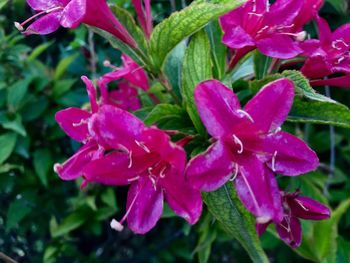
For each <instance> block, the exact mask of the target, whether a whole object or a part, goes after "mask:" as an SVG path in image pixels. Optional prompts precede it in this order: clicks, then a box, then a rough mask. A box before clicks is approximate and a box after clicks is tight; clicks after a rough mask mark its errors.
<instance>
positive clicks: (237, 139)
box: [232, 134, 243, 154]
mask: <svg viewBox="0 0 350 263" xmlns="http://www.w3.org/2000/svg"><path fill="white" fill-rule="evenodd" d="M232 137H233V141H234V142H235V144H238V145H239V147H240V148H239V150H238V151H237V153H239V154H241V153H243V143H242V141H241V140H240V139H239V138H238V137H237V136H236V135H234V134H233V135H232Z"/></svg>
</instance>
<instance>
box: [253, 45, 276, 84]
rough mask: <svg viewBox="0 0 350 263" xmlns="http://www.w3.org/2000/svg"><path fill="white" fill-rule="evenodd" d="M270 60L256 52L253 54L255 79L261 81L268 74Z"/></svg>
mask: <svg viewBox="0 0 350 263" xmlns="http://www.w3.org/2000/svg"><path fill="white" fill-rule="evenodd" d="M271 62H272V58H271V57H267V56H265V55H263V54H261V53H260V52H259V51H258V50H256V51H255V52H254V71H255V78H256V79H258V80H259V79H263V78H265V77H266V75H267V74H268V70H269V68H270V66H271Z"/></svg>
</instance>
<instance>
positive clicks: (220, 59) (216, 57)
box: [205, 21, 227, 79]
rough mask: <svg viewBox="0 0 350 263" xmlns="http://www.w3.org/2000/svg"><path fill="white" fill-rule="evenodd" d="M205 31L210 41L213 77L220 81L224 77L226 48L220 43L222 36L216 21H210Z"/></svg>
mask: <svg viewBox="0 0 350 263" xmlns="http://www.w3.org/2000/svg"><path fill="white" fill-rule="evenodd" d="M205 30H206V32H207V34H208V37H209V40H210V46H211V54H212V60H213V64H214V68H213V69H214V76H215V78H216V79H222V78H223V76H224V75H225V68H226V55H227V54H226V52H227V47H226V46H225V45H224V44H223V43H222V42H221V39H222V36H223V32H222V30H221V26H220V24H219V22H218V21H212V22H210V23H209V24H208V25H207V26H206V27H205Z"/></svg>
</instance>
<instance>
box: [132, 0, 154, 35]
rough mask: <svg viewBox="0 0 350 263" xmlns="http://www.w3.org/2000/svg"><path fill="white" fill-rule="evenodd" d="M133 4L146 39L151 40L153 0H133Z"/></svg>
mask: <svg viewBox="0 0 350 263" xmlns="http://www.w3.org/2000/svg"><path fill="white" fill-rule="evenodd" d="M132 3H133V5H134V7H135V11H136V14H137V17H138V20H139V23H140V25H141V27H142V29H143V31H144V32H145V35H146V37H147V38H149V37H150V36H151V33H152V29H153V24H152V12H151V11H152V10H151V0H143V1H142V0H132Z"/></svg>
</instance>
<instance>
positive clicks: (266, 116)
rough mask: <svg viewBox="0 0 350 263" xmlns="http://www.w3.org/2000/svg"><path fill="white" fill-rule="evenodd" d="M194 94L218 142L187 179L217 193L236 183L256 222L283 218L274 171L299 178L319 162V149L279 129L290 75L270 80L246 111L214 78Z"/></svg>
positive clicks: (290, 90)
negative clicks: (227, 183)
mask: <svg viewBox="0 0 350 263" xmlns="http://www.w3.org/2000/svg"><path fill="white" fill-rule="evenodd" d="M194 96H195V103H196V105H197V109H198V112H199V115H200V118H201V119H202V121H203V124H204V125H205V127H206V128H207V130H208V132H209V134H210V135H211V136H213V140H214V143H213V144H212V145H211V146H210V147H209V148H208V149H207V151H206V152H204V153H202V154H199V155H197V156H196V157H194V158H193V159H192V160H191V161H190V162H189V164H188V167H187V172H186V173H187V178H188V180H189V182H190V183H191V184H192V185H193V186H194V187H195V188H197V189H201V190H202V191H214V190H216V189H218V188H219V187H221V186H222V185H224V184H225V183H226V182H227V181H230V180H231V181H234V182H235V185H236V189H237V193H238V195H239V197H240V199H241V201H242V202H243V204H244V205H245V206H246V207H247V209H248V210H249V211H250V212H252V213H253V214H254V215H255V216H256V217H257V222H260V223H262V222H267V221H269V220H271V219H272V220H274V221H276V222H279V221H281V220H282V218H283V213H282V212H283V211H282V207H281V201H280V198H279V189H278V186H277V182H276V179H275V177H274V173H279V174H283V175H287V176H295V175H300V174H302V173H306V172H309V171H312V170H314V169H316V167H317V166H318V158H317V156H316V154H315V152H313V151H312V150H311V149H310V148H309V147H308V146H307V145H306V144H305V143H304V142H303V141H302V140H300V139H298V138H296V137H294V136H293V135H291V134H289V133H286V132H283V131H281V125H282V123H283V122H284V121H285V119H286V118H287V115H288V113H289V111H290V109H291V106H292V104H293V98H294V86H293V83H292V82H291V81H290V80H288V79H280V80H276V81H274V82H271V83H270V84H268V85H266V86H265V87H263V88H262V89H261V90H260V91H259V92H258V93H257V94H256V95H255V97H254V98H252V99H251V100H250V101H249V102H248V103H247V104H246V105H245V107H244V109H241V107H240V103H239V100H238V98H237V96H236V95H235V94H234V93H233V92H232V91H231V90H230V89H229V88H227V87H226V86H224V85H223V84H221V83H220V82H219V81H216V80H209V81H205V82H202V83H201V84H199V85H198V86H197V87H196V89H195V92H194Z"/></svg>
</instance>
